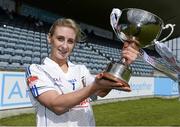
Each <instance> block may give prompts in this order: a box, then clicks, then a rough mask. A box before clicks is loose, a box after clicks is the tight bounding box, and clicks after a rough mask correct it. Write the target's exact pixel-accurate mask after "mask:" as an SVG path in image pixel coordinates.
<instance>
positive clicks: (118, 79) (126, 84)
mask: <svg viewBox="0 0 180 127" xmlns="http://www.w3.org/2000/svg"><path fill="white" fill-rule="evenodd" d="M103 78H104V79H108V80H111V81H114V82H119V83H121V84H122V85H123V87H130V85H129V84H128V83H127V82H126V81H124V80H122V79H120V78H118V77H116V76H114V75H112V74H110V73H108V72H103ZM116 89H120V90H121V88H116Z"/></svg>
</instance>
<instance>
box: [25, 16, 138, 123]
mask: <svg viewBox="0 0 180 127" xmlns="http://www.w3.org/2000/svg"><path fill="white" fill-rule="evenodd" d="M47 39H48V42H49V44H51V54H50V57H49V58H48V57H47V58H45V60H44V61H43V63H42V64H41V65H37V64H32V65H30V67H28V69H27V83H28V87H29V89H30V91H31V92H30V98H31V101H32V104H33V106H34V107H35V109H36V113H37V126H95V122H94V117H93V111H92V108H91V105H90V103H89V96H91V95H92V94H97V95H100V96H105V95H107V94H108V92H109V91H110V90H111V89H112V88H114V87H122V84H120V83H116V82H112V81H109V80H105V79H102V78H100V77H99V76H97V77H96V78H94V77H93V76H92V75H91V74H90V73H89V71H88V69H87V68H86V67H85V66H84V65H75V64H72V63H71V62H70V61H68V57H69V55H70V54H71V52H72V50H73V48H74V47H75V44H76V42H77V41H79V40H80V39H81V30H80V28H79V26H78V25H77V24H76V23H75V22H74V21H73V20H71V19H58V20H57V21H55V22H54V24H53V25H52V26H51V28H50V31H49V34H48V37H47ZM122 55H123V57H124V58H126V59H127V63H131V62H132V61H134V60H135V59H136V57H137V55H138V52H137V51H136V50H135V49H134V48H133V46H131V45H129V44H128V43H126V44H125V46H124V49H123V53H122ZM123 89H125V90H126V89H129V88H125V87H124V88H123Z"/></svg>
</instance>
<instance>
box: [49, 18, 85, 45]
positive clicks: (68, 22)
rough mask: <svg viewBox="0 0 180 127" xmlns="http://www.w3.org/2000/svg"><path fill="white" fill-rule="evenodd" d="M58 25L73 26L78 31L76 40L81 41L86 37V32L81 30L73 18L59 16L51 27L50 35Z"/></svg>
mask: <svg viewBox="0 0 180 127" xmlns="http://www.w3.org/2000/svg"><path fill="white" fill-rule="evenodd" d="M57 26H65V27H69V28H72V29H73V30H74V31H75V33H76V41H78V42H80V41H82V40H83V39H84V33H83V32H82V31H81V28H80V26H79V25H78V24H77V23H76V22H75V21H74V20H72V19H69V18H59V19H57V20H56V21H55V22H54V23H53V24H52V26H51V27H50V29H49V35H50V36H52V35H53V34H54V31H55V28H56V27H57Z"/></svg>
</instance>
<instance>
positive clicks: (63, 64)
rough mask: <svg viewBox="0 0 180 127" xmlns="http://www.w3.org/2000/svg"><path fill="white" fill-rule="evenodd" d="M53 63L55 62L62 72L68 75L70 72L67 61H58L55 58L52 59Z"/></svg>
mask: <svg viewBox="0 0 180 127" xmlns="http://www.w3.org/2000/svg"><path fill="white" fill-rule="evenodd" d="M50 58H51V59H52V60H53V61H55V62H56V63H57V64H58V65H59V67H60V68H61V70H62V71H63V72H64V73H66V72H67V71H68V63H67V60H57V59H55V58H53V57H50Z"/></svg>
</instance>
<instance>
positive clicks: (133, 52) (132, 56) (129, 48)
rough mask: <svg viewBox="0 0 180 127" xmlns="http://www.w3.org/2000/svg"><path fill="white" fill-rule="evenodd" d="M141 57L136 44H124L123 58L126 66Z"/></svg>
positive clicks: (132, 42)
mask: <svg viewBox="0 0 180 127" xmlns="http://www.w3.org/2000/svg"><path fill="white" fill-rule="evenodd" d="M138 55H139V47H138V46H137V45H136V42H134V41H131V42H124V46H123V49H122V57H123V58H125V60H126V61H125V63H126V64H131V63H132V62H133V61H135V60H136V58H137V57H138Z"/></svg>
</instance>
